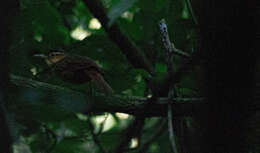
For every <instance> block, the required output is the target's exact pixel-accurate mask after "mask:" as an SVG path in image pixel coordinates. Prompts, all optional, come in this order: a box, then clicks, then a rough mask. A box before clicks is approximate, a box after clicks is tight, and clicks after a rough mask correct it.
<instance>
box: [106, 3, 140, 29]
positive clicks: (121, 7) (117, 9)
mask: <svg viewBox="0 0 260 153" xmlns="http://www.w3.org/2000/svg"><path fill="white" fill-rule="evenodd" d="M136 1H137V0H121V1H120V2H119V3H118V4H116V5H115V6H114V7H112V8H111V9H110V11H109V12H108V18H109V22H108V26H109V27H110V26H111V25H112V24H113V23H114V22H115V20H116V19H117V18H118V17H119V16H120V15H121V14H122V13H124V12H125V11H127V10H128V9H129V8H131V7H132V6H133V5H134V3H135V2H136Z"/></svg>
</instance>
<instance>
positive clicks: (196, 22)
mask: <svg viewBox="0 0 260 153" xmlns="http://www.w3.org/2000/svg"><path fill="white" fill-rule="evenodd" d="M186 4H187V7H188V10H189V13H190V15H191V18H192V20H193V22H194V23H195V25H199V23H198V20H197V18H196V16H195V14H194V11H193V9H192V5H191V2H190V0H186Z"/></svg>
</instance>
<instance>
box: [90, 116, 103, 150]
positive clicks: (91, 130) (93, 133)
mask: <svg viewBox="0 0 260 153" xmlns="http://www.w3.org/2000/svg"><path fill="white" fill-rule="evenodd" d="M87 123H88V125H89V127H90V133H91V135H92V139H93V141H94V143H95V144H96V145H97V146H98V148H99V150H100V152H101V153H106V151H105V149H104V148H103V146H102V145H101V143H100V141H99V139H98V137H97V134H96V133H95V132H94V125H93V123H92V122H91V120H90V119H88V120H87Z"/></svg>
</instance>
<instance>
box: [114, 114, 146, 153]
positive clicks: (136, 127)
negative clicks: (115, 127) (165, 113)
mask: <svg viewBox="0 0 260 153" xmlns="http://www.w3.org/2000/svg"><path fill="white" fill-rule="evenodd" d="M144 120H145V118H143V117H142V116H141V117H136V118H135V120H134V121H133V122H132V123H131V125H129V126H128V127H127V129H126V131H125V133H124V136H123V138H122V141H121V143H120V144H119V145H118V147H117V148H116V149H115V151H114V152H115V153H123V152H127V151H128V150H129V148H128V145H129V143H130V141H131V139H132V138H135V137H137V136H138V134H140V132H141V131H142V129H143V126H144Z"/></svg>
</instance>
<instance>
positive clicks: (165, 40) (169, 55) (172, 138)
mask: <svg viewBox="0 0 260 153" xmlns="http://www.w3.org/2000/svg"><path fill="white" fill-rule="evenodd" d="M159 26H160V31H161V37H162V42H163V45H164V47H165V54H166V57H165V62H166V64H167V71H168V75H169V77H170V78H173V77H174V76H173V74H174V73H173V67H172V66H173V62H172V55H173V54H172V53H173V49H174V48H175V46H174V44H173V43H171V41H170V38H169V34H168V30H167V25H166V23H165V20H164V19H162V20H161V21H160V22H159ZM168 98H170V99H172V98H174V84H173V85H172V87H170V89H169V91H168ZM168 130H169V139H170V144H171V147H172V150H173V152H174V153H178V151H177V145H176V142H175V135H174V131H173V117H172V106H171V104H170V103H168Z"/></svg>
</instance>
